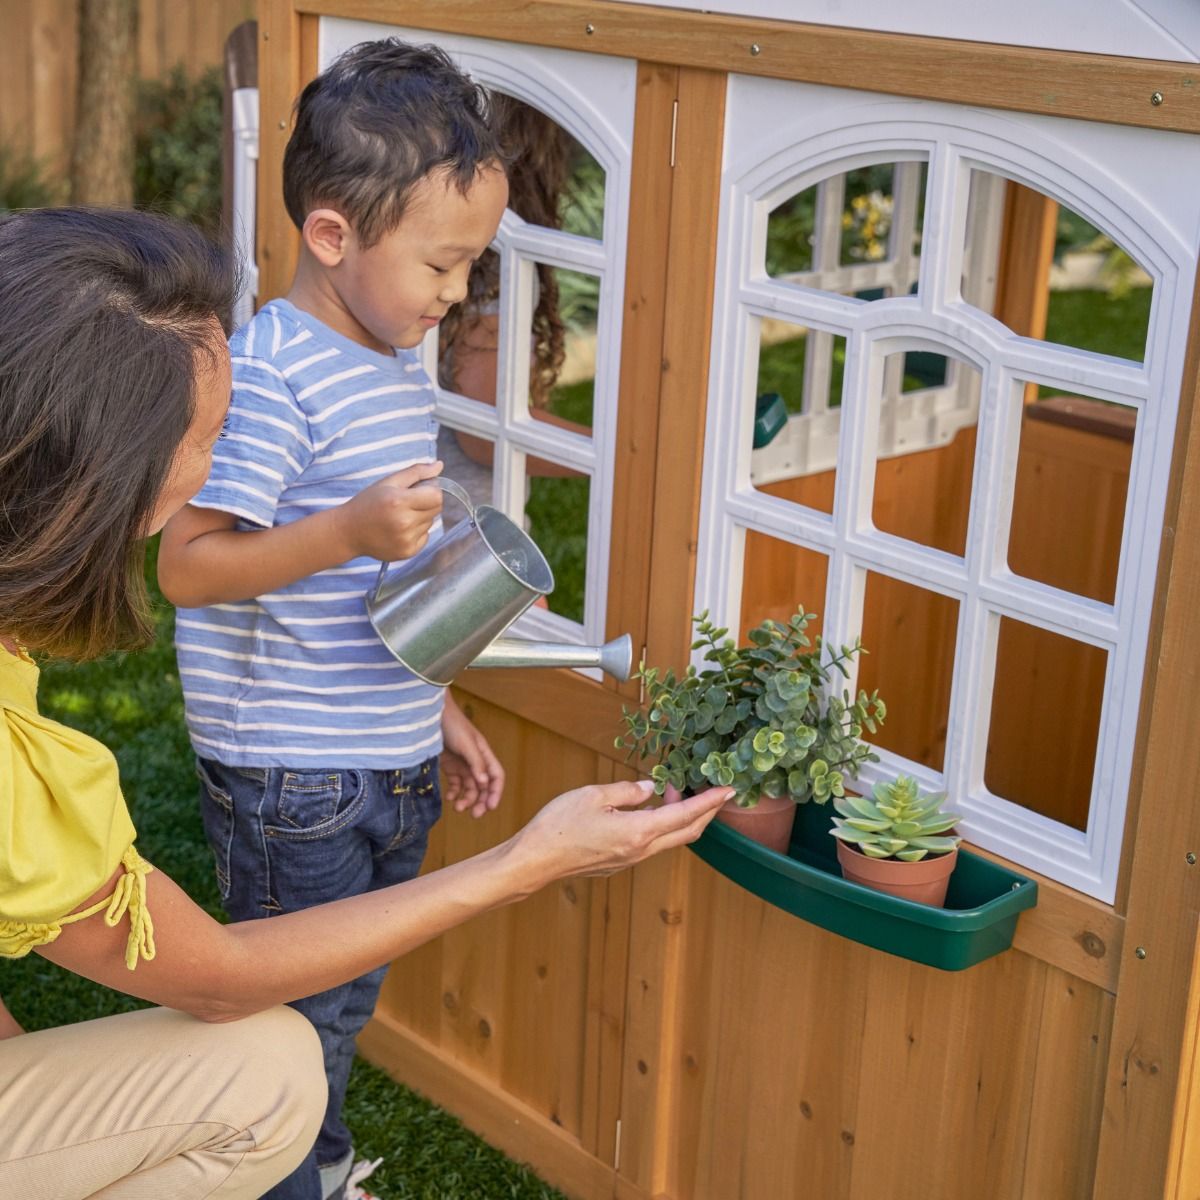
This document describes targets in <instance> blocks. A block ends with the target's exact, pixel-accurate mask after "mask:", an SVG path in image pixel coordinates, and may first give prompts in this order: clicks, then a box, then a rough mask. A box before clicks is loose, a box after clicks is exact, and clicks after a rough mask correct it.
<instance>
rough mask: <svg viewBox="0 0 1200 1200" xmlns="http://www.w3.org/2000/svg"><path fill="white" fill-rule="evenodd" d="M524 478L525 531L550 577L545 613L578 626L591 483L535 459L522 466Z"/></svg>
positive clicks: (581, 617)
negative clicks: (540, 556) (551, 613)
mask: <svg viewBox="0 0 1200 1200" xmlns="http://www.w3.org/2000/svg"><path fill="white" fill-rule="evenodd" d="M526 474H527V492H526V495H527V499H526V503H525V520H526V527H527V529H528V530H529V536H530V537H532V538H533V540H534V541H535V542H536V543H537V544H538V547H539V548H540V549H541V551H542V553H543V554H544V555H545V556H546V560H547V561H548V562H549V564H550V569H551V570H552V571H553V572H554V591H553V592H551V593H550V595H549V596H548V597H547V598H546V603H547V607H548V608H549V609H550V611H551V612H556V613H559V614H560V615H561V616H564V617H568V618H569V619H570V620H572V621H579V622H582V621H583V599H584V585H585V583H586V580H587V547H588V502H589V497H590V491H591V488H590V484H591V481H590V480H589V479H588V477H587V476H586V475H579V474H576V473H575V472H572V471H568V470H567V469H566V468H563V467H558V466H556V465H555V464H553V463H543V462H540V461H539V460H537V459H527V460H526Z"/></svg>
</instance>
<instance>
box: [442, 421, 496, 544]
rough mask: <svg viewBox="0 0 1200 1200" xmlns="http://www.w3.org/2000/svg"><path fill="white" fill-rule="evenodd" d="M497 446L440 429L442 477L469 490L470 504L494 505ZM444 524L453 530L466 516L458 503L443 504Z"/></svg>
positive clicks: (457, 431) (448, 500) (448, 502)
mask: <svg viewBox="0 0 1200 1200" xmlns="http://www.w3.org/2000/svg"><path fill="white" fill-rule="evenodd" d="M494 450H495V447H494V446H493V444H492V442H491V441H490V440H489V439H488V438H482V437H476V436H475V435H474V434H470V433H463V432H462V431H460V430H457V429H451V428H450V426H449V425H442V427H441V428H440V429H439V430H438V446H437V452H438V458H440V459H441V460H442V474H443V475H444V476H445V477H446V478H447V479H453V480H454V482H455V483H460V484H462V486H463V487H464V488H466V489H467V492H468V494H469V495H470V497H471V503H472V504H474V505H475V506H476V507H478V506H479V505H480V504H491V503H493V496H492V478H493V474H492V457H493V453H494ZM442 513H443V518H442V520H443V523H444V525H445V527H446V528H447V529H452V528H453V527H454V526H455V525H457V524H458V522H459V521H462V520H465V519H466V516H467V514H466V513H465V512H464V511H463V507H462V505H461V504H459V503H458V502H457V501H456V500H453V499H450V498H446V499H445V501H444V503H443V505H442Z"/></svg>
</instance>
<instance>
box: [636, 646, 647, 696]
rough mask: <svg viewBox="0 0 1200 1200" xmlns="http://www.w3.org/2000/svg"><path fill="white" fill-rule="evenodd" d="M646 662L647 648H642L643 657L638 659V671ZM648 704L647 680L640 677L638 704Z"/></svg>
mask: <svg viewBox="0 0 1200 1200" xmlns="http://www.w3.org/2000/svg"><path fill="white" fill-rule="evenodd" d="M645 662H646V647H645V646H643V647H642V657H641V658H639V659H638V669H639V670H641V668H642V666H643V665H644V664H645ZM645 703H646V679H645V676H642V675H639V676H638V704H639V705H642V704H645Z"/></svg>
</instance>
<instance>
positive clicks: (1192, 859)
mask: <svg viewBox="0 0 1200 1200" xmlns="http://www.w3.org/2000/svg"><path fill="white" fill-rule="evenodd" d="M1183 861H1184V862H1186V863H1187V865H1188V866H1189V867H1194V866H1195V865H1196V856H1195V855H1194V854H1193V853H1192V852H1191V851H1190V850H1189V851H1188V852H1187V853H1186V854H1185V855H1184V856H1183Z"/></svg>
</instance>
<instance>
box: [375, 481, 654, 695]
mask: <svg viewBox="0 0 1200 1200" xmlns="http://www.w3.org/2000/svg"><path fill="white" fill-rule="evenodd" d="M418 486H432V487H438V488H441V489H442V491H444V492H447V493H449V494H450V495H451V496H453V497H454V498H455V499H456V500H457V501H458V502H459V503H460V504H461V505H462V506H463V507H464V508H465V509H466V510H467V515H468V518H469V519H468V520H466V521H462V522H460V523H459V524H458V525H456V526H455V527H454V528H453V529H451V530H450V532H449V533H447V534H446V535H445V537H443V538H441V539H439V540H438V541H436V542H430V543H429V544H428V545H426V546H425V548H424V549H423V550H421V551H420V553H418V554H415V555H414V556H413V557H412V558H410V559H407V560H405V561H404V562H403V563H399V564H397V565H396V567H395V569H394V570H392V571H391V572H390V573H389V570H388V568H389V567H390V566H391V565H392V564H391V563H386V562H385V563H381V564H380V567H379V575H378V576H377V578H376V580H375V587H374V588H373V590H372V591H371V593H370V595H368V596H367V616H368V617H369V618H370V621H371V625H372V627H373V628H374V629H375V632H376V633H377V634H379V636H380V638H382V639H383V644H384V645H385V646H386V647H387V648H388V649H389V650H390V651H391V652H392V654H393V655H394V656H395V657H396V658H397V659H398V660H399V661H400V662H401V663H403V664H404V666H405V667H407V668H408V669H409V670H410V671H411V672H412V673H413V674H414V675H416V676H417V677H418V678H419V679H423V680H424V681H425V682H426V683H434V684H437V685H438V686H440V687H445V686H447V685H448V684H449V683H450V682H451V681H452V680H453V679H454V677H455V676H456V675H457V674H458V673H459V672H460V671H461V670H463V668H464V667H599V668H600V669H601V670H602V671H606V672H607V673H608V674H609V675H611V676H613V677H614V678H615V679H620V680H625V679H628V678H629V670H630V667H631V666H632V662H633V643H632V641H631V640H630V637H629V635H628V634H624V635H623V636H621V637H619V638H616V639H615V640H613V641H611V642H607V643H606V644H605V645H603V646H580V645H575V644H573V643H570V642H533V641H527V640H525V639H524V638H502V637H500V636H499V635H500V634H502V633H503V632H504V631H505V630H506V629H507V628H508V627H509V626H510V625H511V624H512V623H513V622H514V621H515V620H516V619H517V618H518V617H519V616H520V615H521V614H522V613H523V612H524V611H525V610H526V609H527V608H529V606H530V605H531V604H533V602H534V601H535V600H536V599H537V598H538V597H539V596H546V595H549V594H550V592H552V591H553V590H554V573H553V572H552V571H551V570H550V564H549V563H548V562H547V561H546V559H545V556H544V555H543V554H542V552H541V551H540V550H539V549H538V548H537V545H536V544H535V543H534V541H533V539H532V538H531V537H530V536H529V535H528V534H527V533H526V532H525V531H524V530H523V529H521V528H520V526H518V525H516V524H515V523H514V522H513V521H511V520H510V519H509V518H508V517H506V516H505V515H504V513H502V512H500V510H499V509H496V508H493V507H492V506H491V505H490V504H481V505H480V506H479V507H478V508H476V507H475V506H474V505H473V504H472V503H471V497H470V496H469V495H468V494H467V492H466V490H465V489H464V488H463V487H461V486H460V485H459V484H457V483H455V482H454V481H453V480H452V479H443V478H441V477H438V478H436V479H425V480H422V482H421V484H419V485H418Z"/></svg>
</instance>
